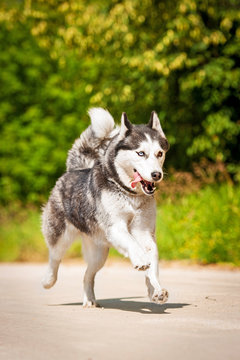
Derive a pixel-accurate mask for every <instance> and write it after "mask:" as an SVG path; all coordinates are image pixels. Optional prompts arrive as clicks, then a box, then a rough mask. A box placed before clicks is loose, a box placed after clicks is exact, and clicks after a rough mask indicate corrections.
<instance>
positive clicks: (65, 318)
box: [0, 264, 240, 360]
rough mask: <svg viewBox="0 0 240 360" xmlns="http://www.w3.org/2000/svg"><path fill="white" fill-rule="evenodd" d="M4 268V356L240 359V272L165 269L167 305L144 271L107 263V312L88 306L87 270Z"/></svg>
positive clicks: (0, 333)
mask: <svg viewBox="0 0 240 360" xmlns="http://www.w3.org/2000/svg"><path fill="white" fill-rule="evenodd" d="M45 267H46V265H44V264H41V265H32V264H31V265H0V342H1V344H0V359H4V360H17V359H21V360H42V359H44V360H45V359H47V360H48V359H50V360H55V359H58V360H62V359H66V360H78V359H79V360H89V359H91V360H98V359H100V360H102V359H104V360H108V359H114V360H115V359H116V360H118V359H121V360H128V359H129V360H130V359H131V360H135V359H137V360H142V359H144V360H155V359H156V360H161V359H168V360H169V359H174V360H175V359H180V360H181V359H184V360H188V359H189V360H190V359H191V360H198V359H204V360H206V359H211V360H214V359H217V360H221V359H224V360H225V359H226V360H234V359H240V272H239V271H220V270H219V271H218V270H207V269H202V268H200V269H195V268H163V269H162V270H161V279H162V284H163V285H164V287H166V288H167V289H168V290H169V292H170V299H169V302H168V303H167V304H165V305H155V304H152V303H150V302H149V301H148V299H147V297H145V294H146V289H145V284H144V276H143V275H144V274H143V273H138V272H137V271H135V270H133V269H131V266H130V265H116V264H113V265H111V266H110V265H108V266H106V267H105V268H104V269H103V270H101V272H100V273H99V274H98V276H97V281H96V294H97V298H98V299H99V303H100V305H101V306H102V308H96V309H83V308H82V306H81V301H82V278H83V272H84V267H83V265H79V266H76V265H62V266H61V268H60V273H59V279H58V283H57V284H56V285H55V287H53V288H52V289H51V290H44V289H42V288H41V286H40V279H41V277H42V275H43V272H44V269H45Z"/></svg>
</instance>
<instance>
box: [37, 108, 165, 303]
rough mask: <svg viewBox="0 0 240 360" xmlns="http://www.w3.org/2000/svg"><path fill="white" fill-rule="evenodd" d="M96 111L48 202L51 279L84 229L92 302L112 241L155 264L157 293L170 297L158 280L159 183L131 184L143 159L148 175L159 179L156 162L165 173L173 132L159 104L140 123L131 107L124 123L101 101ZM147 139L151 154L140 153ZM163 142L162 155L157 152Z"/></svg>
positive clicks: (47, 281)
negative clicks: (168, 134)
mask: <svg viewBox="0 0 240 360" xmlns="http://www.w3.org/2000/svg"><path fill="white" fill-rule="evenodd" d="M89 113H90V117H91V121H92V123H91V125H90V126H89V127H88V128H87V129H86V130H85V131H84V132H83V133H82V134H81V136H80V138H79V139H77V140H76V141H75V143H74V144H73V147H72V149H71V150H70V151H69V153H68V158H67V171H66V173H65V174H64V175H63V176H62V177H60V179H59V180H58V181H57V183H56V185H55V187H54V188H53V190H52V193H51V195H50V197H49V200H48V203H47V204H46V206H45V207H44V209H43V215H42V231H43V234H44V237H45V240H46V243H47V245H48V247H49V267H48V270H47V273H46V276H45V277H44V279H43V286H44V287H45V288H50V287H51V286H53V285H54V283H55V282H56V280H57V272H58V267H59V264H60V261H61V259H62V257H63V256H64V253H65V251H66V250H67V248H68V247H69V246H70V244H71V243H72V242H73V241H74V240H75V238H76V237H78V236H81V238H82V245H83V246H82V248H83V254H84V257H85V259H86V261H87V262H88V268H87V271H86V274H85V277H84V306H96V300H95V295H94V289H93V286H94V278H95V274H96V272H97V271H98V270H99V269H100V268H101V267H102V266H103V265H104V263H105V260H106V258H107V255H108V250H109V247H110V246H114V247H115V248H117V249H118V250H119V251H120V252H121V253H122V254H124V255H126V256H129V257H130V260H131V261H132V263H133V266H134V267H135V268H136V269H138V270H147V274H146V283H147V287H148V293H149V297H150V299H151V300H152V301H155V302H157V303H163V302H165V301H166V300H167V298H168V293H167V291H166V290H164V289H162V288H161V286H160V284H159V281H158V253H157V246H156V242H155V215H156V214H155V202H154V198H153V195H152V193H153V191H154V189H152V187H151V185H150V188H149V189H150V190H151V192H150V196H148V193H146V192H145V193H144V191H143V186H141V185H140V183H138V184H137V186H136V189H135V188H133V187H131V181H132V180H133V174H134V171H136V168H137V167H139V168H141V169H142V170H141V171H142V172H146V168H148V167H149V169H148V173H147V172H146V175H145V176H143V175H142V173H141V175H142V176H143V181H145V180H146V183H149V182H150V181H153V180H152V178H151V175H150V174H153V171H156V170H157V171H158V174H160V175H161V178H162V165H163V162H164V156H165V152H166V151H167V150H168V147H169V145H168V142H167V139H166V137H165V135H164V133H163V131H162V128H161V125H160V122H159V119H158V117H157V114H156V113H154V112H153V113H152V115H151V119H150V121H149V123H148V125H132V124H131V123H130V122H129V120H128V119H127V116H126V114H125V113H123V115H122V122H121V127H120V128H118V127H117V128H114V121H113V118H112V117H111V115H110V114H109V113H108V112H107V111H106V110H103V109H101V108H95V109H91V110H90V112H89ZM144 146H145V149H146V155H144V156H145V161H144V159H140V157H139V156H138V155H136V154H139V153H138V152H137V150H140V149H141V147H144ZM152 148H154V149H156V151H155V153H154V152H153V150H152ZM159 150H160V152H161V154H160V155H161V157H162V158H161V159H158V157H157V155H156V154H158V151H159ZM141 157H142V155H141ZM156 168H157V169H156ZM160 175H159V176H160ZM161 178H160V179H161ZM160 179H158V180H160ZM146 191H147V190H146Z"/></svg>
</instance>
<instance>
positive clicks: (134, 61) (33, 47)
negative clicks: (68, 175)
mask: <svg viewBox="0 0 240 360" xmlns="http://www.w3.org/2000/svg"><path fill="white" fill-rule="evenodd" d="M239 47H240V9H239V6H238V1H237V0H229V1H225V0H209V1H205V0H177V1H175V2H173V1H171V0H166V1H154V0H142V1H138V0H122V1H117V0H114V1H112V0H111V1H110V0H104V1H96V0H92V1H87V0H69V1H64V0H62V1H59V0H58V1H57V0H49V1H43V0H36V1H34V2H33V1H30V0H25V1H23V2H18V1H14V0H12V1H11V2H9V1H2V2H1V5H0V68H1V76H0V89H1V91H0V131H1V141H0V175H1V176H0V186H1V192H0V201H1V202H4V203H7V202H11V201H13V200H17V199H20V200H21V201H23V202H37V203H39V202H42V201H44V200H45V199H46V197H47V194H48V192H49V190H50V189H51V187H52V186H53V184H54V182H55V180H56V178H57V177H58V176H59V175H60V174H61V173H62V172H63V171H64V168H65V159H66V154H67V150H68V149H69V148H70V146H71V143H72V142H73V140H74V139H75V138H76V137H77V136H78V135H79V133H80V132H81V131H82V130H83V129H84V128H85V127H86V126H87V123H88V119H87V115H86V110H87V109H88V108H89V107H90V106H103V107H107V108H108V109H109V110H110V111H111V112H112V113H113V114H114V115H115V117H116V119H119V118H120V115H121V112H122V111H126V112H127V113H128V115H129V118H130V119H131V120H132V121H133V122H136V123H142V122H146V121H147V120H148V119H147V118H146V116H147V117H148V116H149V114H150V112H151V111H152V110H153V109H155V110H156V111H157V112H158V113H159V115H160V118H161V120H162V122H163V126H164V129H165V131H166V133H167V135H168V138H169V141H170V143H171V145H172V147H171V151H170V152H169V155H168V166H169V165H171V166H173V167H175V168H178V169H182V170H188V169H189V168H190V166H191V162H192V160H194V161H198V160H199V159H200V158H201V157H206V158H208V159H210V160H212V161H213V162H217V161H222V162H225V163H226V165H227V166H228V170H229V171H230V172H231V173H232V174H233V175H234V176H235V179H236V180H239V179H240V175H239V174H240V166H239V152H240V147H239V146H240V145H239V144H240V141H239V132H240V124H239V118H240V110H239V99H240V90H239V89H240V88H239V84H240V70H239V64H240V53H239Z"/></svg>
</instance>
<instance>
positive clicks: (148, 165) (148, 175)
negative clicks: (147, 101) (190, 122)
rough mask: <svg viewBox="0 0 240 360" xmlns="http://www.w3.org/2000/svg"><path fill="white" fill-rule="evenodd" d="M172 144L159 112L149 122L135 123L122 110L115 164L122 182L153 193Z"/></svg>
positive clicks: (147, 192) (137, 191) (134, 189)
mask: <svg viewBox="0 0 240 360" xmlns="http://www.w3.org/2000/svg"><path fill="white" fill-rule="evenodd" d="M168 149H169V144H168V141H167V139H166V136H165V134H164V132H163V130H162V127H161V124H160V121H159V118H158V116H157V114H156V112H154V111H153V112H152V114H151V118H150V121H149V123H148V124H147V125H133V124H131V122H130V121H129V120H128V118H127V115H126V113H123V114H122V118H121V127H120V132H119V135H118V142H117V143H116V146H115V161H114V166H115V169H116V172H117V175H118V177H119V179H120V181H121V183H122V184H124V186H125V187H127V188H129V189H131V190H132V191H134V192H136V193H139V192H141V191H143V193H144V194H146V195H152V194H153V193H154V191H155V184H156V183H158V182H160V181H161V180H162V179H163V163H164V160H165V154H166V152H167V150H168Z"/></svg>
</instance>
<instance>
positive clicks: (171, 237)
mask: <svg viewBox="0 0 240 360" xmlns="http://www.w3.org/2000/svg"><path fill="white" fill-rule="evenodd" d="M239 224H240V187H239V186H235V187H233V186H228V185H221V186H218V187H210V186H209V187H205V188H204V189H202V190H200V191H199V192H198V193H193V194H191V195H185V196H183V197H179V199H178V200H175V201H173V200H166V199H165V200H163V201H162V204H159V206H158V212H157V239H158V246H159V254H160V258H161V259H169V260H170V259H191V260H194V261H196V262H200V263H203V264H208V263H223V262H227V263H232V264H235V265H240V225H239ZM0 227H1V229H0V261H41V260H46V259H47V248H46V245H45V243H44V240H43V237H42V235H41V231H40V211H39V210H36V209H32V208H24V209H23V208H20V207H19V206H17V207H16V206H15V208H11V209H6V208H5V209H1V218H0ZM110 255H111V256H117V255H118V253H117V251H116V250H111V252H110ZM79 256H81V242H80V241H77V242H75V243H74V244H73V245H72V247H71V248H70V249H69V251H68V253H67V255H66V257H70V258H73V257H79Z"/></svg>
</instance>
